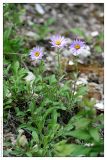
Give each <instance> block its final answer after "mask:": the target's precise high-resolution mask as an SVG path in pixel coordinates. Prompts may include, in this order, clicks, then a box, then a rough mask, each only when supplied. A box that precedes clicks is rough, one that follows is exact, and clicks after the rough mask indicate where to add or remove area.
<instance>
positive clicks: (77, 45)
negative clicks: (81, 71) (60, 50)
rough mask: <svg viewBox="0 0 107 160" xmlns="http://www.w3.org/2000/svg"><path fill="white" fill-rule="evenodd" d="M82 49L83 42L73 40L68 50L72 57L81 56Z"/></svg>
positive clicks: (83, 46)
mask: <svg viewBox="0 0 107 160" xmlns="http://www.w3.org/2000/svg"><path fill="white" fill-rule="evenodd" d="M84 48H85V42H83V41H81V40H74V41H73V42H72V43H71V46H70V50H71V52H72V54H73V55H74V56H77V55H79V54H81V53H82V50H83V49H84Z"/></svg>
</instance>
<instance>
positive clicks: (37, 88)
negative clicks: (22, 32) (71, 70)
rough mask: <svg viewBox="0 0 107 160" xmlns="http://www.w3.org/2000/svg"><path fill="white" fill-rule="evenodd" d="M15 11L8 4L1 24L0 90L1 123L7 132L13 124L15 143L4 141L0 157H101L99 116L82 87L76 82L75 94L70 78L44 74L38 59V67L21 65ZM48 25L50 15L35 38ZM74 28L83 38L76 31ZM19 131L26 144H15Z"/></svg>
mask: <svg viewBox="0 0 107 160" xmlns="http://www.w3.org/2000/svg"><path fill="white" fill-rule="evenodd" d="M10 9H11V12H10ZM12 9H13V10H12ZM14 10H15V5H13V4H7V5H5V6H4V17H5V21H8V22H9V23H10V24H11V25H10V27H7V26H6V25H5V26H4V90H3V94H4V124H5V125H8V126H9V129H10V130H9V131H11V127H12V126H14V128H13V130H14V133H15V134H16V136H15V137H16V143H15V144H12V143H11V141H5V142H4V146H5V147H6V148H9V149H7V150H5V151H4V156H17V157H19V156H21V157H26V156H27V157H46V156H48V157H54V156H71V157H76V156H79V157H81V156H90V157H91V156H101V154H102V153H103V150H104V149H103V136H102V135H101V131H102V130H103V121H104V120H103V114H100V115H97V113H96V110H95V108H94V107H93V106H94V104H95V102H94V101H89V100H88V99H86V98H85V96H86V94H87V87H86V86H84V85H79V86H78V87H76V89H75V92H74V91H73V90H71V88H72V85H73V83H72V80H64V79H63V77H64V76H62V77H61V79H58V78H57V74H51V75H50V74H49V75H48V76H47V75H46V69H45V67H44V63H43V61H41V63H40V64H39V65H38V67H33V66H29V65H28V67H26V68H25V66H26V65H23V62H25V63H27V62H26V58H25V57H26V51H25V49H24V47H23V44H24V41H23V37H21V36H17V34H16V33H17V32H16V28H17V26H20V25H21V24H20V20H19V15H20V14H17V13H16V12H15V14H13V12H14ZM11 21H12V23H11ZM53 23H54V20H53V19H49V20H48V21H46V22H45V23H44V24H43V25H35V30H36V31H37V34H38V35H39V40H40V39H41V40H42V39H43V38H45V37H46V36H47V34H48V33H49V32H51V31H52V30H50V28H49V26H50V25H52V24H53ZM13 24H14V25H13ZM73 32H74V33H79V34H80V35H81V36H82V35H83V36H84V34H83V32H81V31H80V30H79V29H78V30H76V29H74V30H73ZM22 53H23V54H22ZM29 71H31V72H33V73H34V76H35V79H34V80H32V81H27V80H26V78H25V77H26V76H27V75H28V72H29ZM61 82H63V86H61V85H60V83H61ZM74 93H75V94H74ZM11 123H12V124H11ZM10 126H11V127H10ZM20 129H23V131H24V132H23V133H22V135H25V136H26V139H27V141H28V144H27V145H26V146H21V145H19V144H18V143H17V141H18V140H19V139H20V138H21V136H22V135H21V134H19V133H18V132H19V130H20ZM13 130H12V131H13ZM87 144H88V145H87Z"/></svg>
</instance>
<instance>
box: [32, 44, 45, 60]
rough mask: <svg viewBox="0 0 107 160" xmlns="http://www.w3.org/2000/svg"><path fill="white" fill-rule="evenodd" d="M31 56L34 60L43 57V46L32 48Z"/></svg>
mask: <svg viewBox="0 0 107 160" xmlns="http://www.w3.org/2000/svg"><path fill="white" fill-rule="evenodd" d="M30 56H31V59H32V60H38V59H41V58H42V56H43V48H40V47H38V46H37V47H35V48H33V49H32V50H31V52H30Z"/></svg>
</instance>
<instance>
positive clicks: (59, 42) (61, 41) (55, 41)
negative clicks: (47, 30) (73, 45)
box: [50, 35, 66, 48]
mask: <svg viewBox="0 0 107 160" xmlns="http://www.w3.org/2000/svg"><path fill="white" fill-rule="evenodd" d="M50 39H51V42H50V43H51V44H52V47H56V48H63V47H64V46H65V45H66V39H65V37H64V36H60V35H54V36H52V37H51V38H50Z"/></svg>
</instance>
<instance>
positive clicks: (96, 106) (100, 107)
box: [94, 101, 104, 111]
mask: <svg viewBox="0 0 107 160" xmlns="http://www.w3.org/2000/svg"><path fill="white" fill-rule="evenodd" d="M94 107H95V108H96V109H98V110H100V111H104V104H103V102H102V101H101V102H98V103H96V104H95V106H94Z"/></svg>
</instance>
